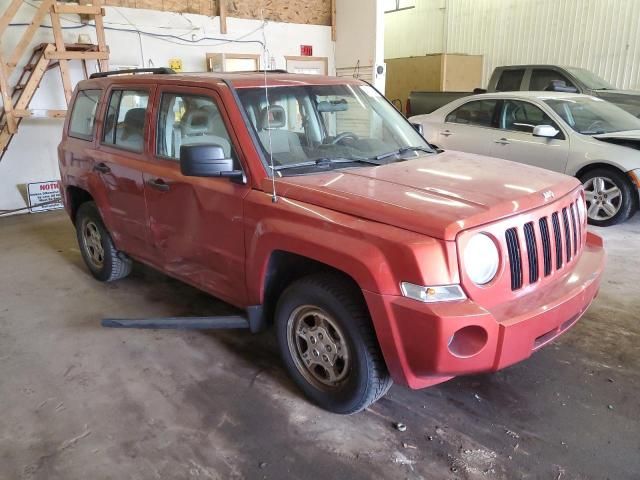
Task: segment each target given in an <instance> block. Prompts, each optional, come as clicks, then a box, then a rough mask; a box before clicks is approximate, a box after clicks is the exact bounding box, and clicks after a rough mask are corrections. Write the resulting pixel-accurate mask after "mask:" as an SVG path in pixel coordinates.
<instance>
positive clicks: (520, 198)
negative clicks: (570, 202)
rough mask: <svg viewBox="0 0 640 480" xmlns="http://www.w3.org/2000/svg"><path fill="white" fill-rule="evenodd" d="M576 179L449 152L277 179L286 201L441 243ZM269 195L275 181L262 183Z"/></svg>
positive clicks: (554, 194)
mask: <svg viewBox="0 0 640 480" xmlns="http://www.w3.org/2000/svg"><path fill="white" fill-rule="evenodd" d="M579 184H580V183H579V182H578V180H576V179H575V178H573V177H569V176H566V175H563V174H559V173H555V172H551V171H548V170H543V169H540V168H537V167H531V166H527V165H522V164H517V163H514V162H509V161H505V160H499V159H496V158H491V157H485V156H481V155H473V154H468V153H462V152H454V151H447V152H444V153H440V154H437V155H435V154H434V155H429V156H423V157H419V158H417V159H413V160H407V161H403V162H397V163H392V164H388V165H383V166H375V167H355V168H347V169H340V170H331V171H327V172H323V173H315V174H310V175H301V176H290V177H282V178H279V179H277V180H276V191H277V194H278V195H279V196H281V197H286V198H288V199H291V200H298V201H300V202H304V203H306V204H310V205H317V206H319V207H323V208H328V209H331V210H334V211H338V212H342V213H345V214H348V215H354V216H357V217H360V218H365V219H368V220H372V221H375V222H380V223H384V224H387V225H392V226H395V227H399V228H402V229H406V230H411V231H413V232H417V233H421V234H424V235H429V236H431V237H434V238H440V239H443V240H455V237H456V235H457V234H458V232H460V231H462V230H465V229H467V228H471V227H475V226H478V225H482V224H485V223H490V222H493V221H496V220H499V219H501V218H505V217H508V216H511V215H517V214H518V213H521V212H524V211H527V210H530V209H532V208H536V207H539V206H541V205H544V204H545V203H546V202H551V201H554V200H556V199H559V198H560V197H562V196H564V195H566V194H567V193H569V192H571V191H573V190H574V189H575V188H577V187H578V185H579ZM263 188H264V190H265V191H268V192H270V193H271V191H272V187H271V181H270V180H269V179H266V180H265V182H264V183H263Z"/></svg>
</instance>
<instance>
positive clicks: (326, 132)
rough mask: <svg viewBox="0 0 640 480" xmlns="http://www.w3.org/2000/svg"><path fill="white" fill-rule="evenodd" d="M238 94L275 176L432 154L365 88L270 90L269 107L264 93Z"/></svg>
mask: <svg viewBox="0 0 640 480" xmlns="http://www.w3.org/2000/svg"><path fill="white" fill-rule="evenodd" d="M238 95H239V97H240V101H241V103H242V106H243V107H244V110H245V112H246V114H247V117H248V118H249V122H250V123H251V126H252V127H253V129H254V130H255V132H256V134H257V137H258V139H259V142H260V148H262V150H263V152H264V153H265V156H266V157H267V158H268V157H269V152H272V154H273V163H274V167H275V170H276V171H277V172H278V174H279V175H297V174H305V173H313V172H317V171H320V170H322V169H326V168H346V167H367V166H369V167H370V166H371V165H372V164H374V165H375V164H383V163H389V162H394V161H399V160H407V159H410V158H416V157H417V156H419V155H424V152H433V150H432V149H431V148H430V146H429V145H428V144H427V142H426V141H425V140H424V139H423V138H422V136H421V135H420V134H419V133H418V132H417V131H416V130H415V129H414V128H413V127H412V126H411V124H410V123H409V122H407V120H406V119H405V118H404V117H403V116H402V115H401V114H400V113H399V112H398V111H397V110H396V109H395V108H394V107H393V106H391V105H390V104H389V103H388V102H387V101H386V100H385V99H384V98H383V97H382V96H381V95H380V94H379V93H378V92H377V91H376V90H375V89H373V88H372V87H370V86H369V85H304V86H287V87H269V89H268V99H269V107H267V99H266V96H265V89H264V88H240V89H238ZM350 160H353V162H350Z"/></svg>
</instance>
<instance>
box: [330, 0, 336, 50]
mask: <svg viewBox="0 0 640 480" xmlns="http://www.w3.org/2000/svg"><path fill="white" fill-rule="evenodd" d="M331 40H333V41H334V42H335V41H336V0H331Z"/></svg>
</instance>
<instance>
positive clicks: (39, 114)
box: [13, 109, 67, 118]
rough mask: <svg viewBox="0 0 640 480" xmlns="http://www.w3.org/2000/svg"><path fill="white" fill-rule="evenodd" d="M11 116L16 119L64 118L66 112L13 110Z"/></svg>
mask: <svg viewBox="0 0 640 480" xmlns="http://www.w3.org/2000/svg"><path fill="white" fill-rule="evenodd" d="M13 114H14V115H15V116H16V117H17V118H26V117H31V118H64V117H65V116H66V115H67V111H66V110H46V109H33V110H14V111H13Z"/></svg>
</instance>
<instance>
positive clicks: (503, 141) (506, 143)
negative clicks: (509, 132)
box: [495, 138, 511, 145]
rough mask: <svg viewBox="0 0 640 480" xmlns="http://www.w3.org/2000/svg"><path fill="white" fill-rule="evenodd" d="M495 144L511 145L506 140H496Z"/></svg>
mask: <svg viewBox="0 0 640 480" xmlns="http://www.w3.org/2000/svg"><path fill="white" fill-rule="evenodd" d="M495 143H499V144H500V145H509V144H510V143H511V142H510V141H509V140H507V139H506V138H501V139H500V140H496V141H495Z"/></svg>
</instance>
